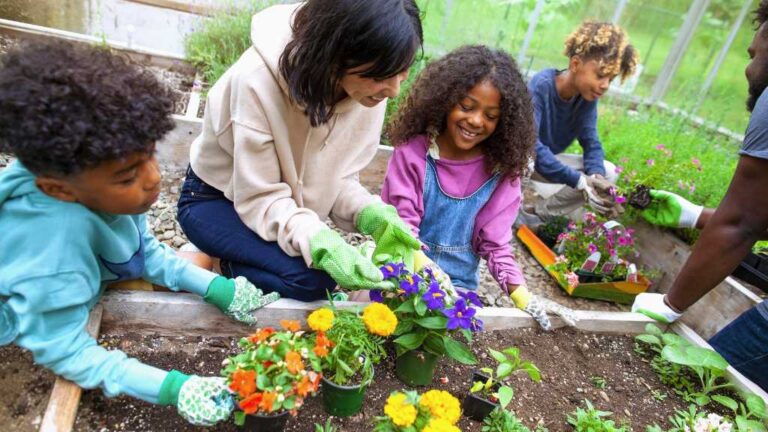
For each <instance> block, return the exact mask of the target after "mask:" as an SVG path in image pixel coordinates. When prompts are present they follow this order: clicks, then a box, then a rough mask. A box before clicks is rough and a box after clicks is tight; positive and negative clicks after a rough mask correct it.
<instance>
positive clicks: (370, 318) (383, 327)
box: [363, 303, 397, 337]
mask: <svg viewBox="0 0 768 432" xmlns="http://www.w3.org/2000/svg"><path fill="white" fill-rule="evenodd" d="M363 323H365V328H367V329H368V331H369V332H371V333H373V334H375V335H379V336H385V337H386V336H389V335H391V334H392V333H393V332H394V331H395V328H396V327H397V316H395V313H394V312H392V311H391V310H390V309H389V307H387V305H385V304H383V303H371V304H370V305H368V306H367V307H366V308H365V309H364V310H363Z"/></svg>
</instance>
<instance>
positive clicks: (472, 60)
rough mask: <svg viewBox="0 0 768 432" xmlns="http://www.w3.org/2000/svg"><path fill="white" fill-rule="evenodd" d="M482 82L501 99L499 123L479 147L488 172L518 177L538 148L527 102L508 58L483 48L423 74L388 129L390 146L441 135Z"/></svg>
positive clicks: (450, 57) (464, 50)
mask: <svg viewBox="0 0 768 432" xmlns="http://www.w3.org/2000/svg"><path fill="white" fill-rule="evenodd" d="M486 80H487V81H490V82H491V83H492V84H493V85H494V86H495V87H496V88H497V89H498V90H499V93H501V115H500V116H499V123H498V124H497V125H496V130H495V131H494V132H493V134H491V136H489V137H488V139H486V140H485V141H483V143H482V151H483V155H484V156H485V160H486V167H487V169H488V171H499V172H501V173H502V174H503V175H504V176H506V177H509V178H510V179H514V178H516V177H519V176H521V175H522V174H523V173H524V172H525V170H526V168H527V166H528V160H529V158H530V157H531V156H532V155H533V148H534V144H535V143H536V133H535V130H534V120H533V108H532V105H531V97H530V96H529V94H528V88H527V87H526V85H525V81H524V80H523V77H522V76H521V75H520V71H519V70H518V68H517V65H516V64H515V61H514V60H512V57H510V56H509V54H507V53H505V52H504V51H501V50H496V49H491V48H488V47H486V46H483V45H471V46H464V47H461V48H458V49H455V50H453V51H451V52H450V53H448V54H447V55H445V56H444V57H442V58H440V59H438V60H436V61H434V62H432V63H430V64H428V65H427V67H426V68H424V70H423V71H422V72H421V73H420V74H419V76H418V77H417V78H416V81H415V82H414V84H413V86H412V87H411V89H410V92H409V93H408V97H407V98H406V100H405V104H404V105H403V106H402V107H400V109H399V110H398V112H397V114H396V116H395V119H394V120H393V121H392V123H390V124H389V126H388V128H387V133H388V135H389V137H390V138H391V141H392V143H394V144H395V145H400V144H403V143H404V142H405V141H406V140H408V139H409V138H412V137H414V136H416V135H421V134H438V133H441V132H442V131H443V130H444V129H445V127H446V118H447V116H448V113H449V112H450V111H451V109H452V108H453V107H454V106H455V105H456V104H457V103H459V102H460V101H461V100H462V99H463V98H464V97H465V96H466V95H467V93H468V92H469V91H470V90H471V89H472V88H473V87H474V86H476V85H477V84H479V83H481V82H483V81H486Z"/></svg>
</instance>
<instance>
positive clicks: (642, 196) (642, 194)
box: [628, 185, 653, 210]
mask: <svg viewBox="0 0 768 432" xmlns="http://www.w3.org/2000/svg"><path fill="white" fill-rule="evenodd" d="M651 201H653V198H651V188H649V187H648V186H646V185H637V186H636V187H635V190H634V191H632V192H631V193H630V194H629V199H628V202H629V205H631V206H632V207H634V208H636V209H638V210H644V209H645V208H646V207H648V206H649V205H651Z"/></svg>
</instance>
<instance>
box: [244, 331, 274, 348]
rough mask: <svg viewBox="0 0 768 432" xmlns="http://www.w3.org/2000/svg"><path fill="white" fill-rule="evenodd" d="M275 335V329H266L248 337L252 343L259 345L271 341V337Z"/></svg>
mask: <svg viewBox="0 0 768 432" xmlns="http://www.w3.org/2000/svg"><path fill="white" fill-rule="evenodd" d="M274 333H275V329H273V328H272V327H264V328H263V329H259V330H258V331H257V332H256V333H254V334H252V335H250V336H248V340H249V341H251V343H255V344H257V343H260V342H264V341H265V340H267V339H269V337H270V336H272V335H273V334H274Z"/></svg>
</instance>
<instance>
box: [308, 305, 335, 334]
mask: <svg viewBox="0 0 768 432" xmlns="http://www.w3.org/2000/svg"><path fill="white" fill-rule="evenodd" d="M334 318H335V317H334V316H333V311H332V310H330V309H328V308H320V309H317V310H316V311H314V312H312V313H311V314H309V317H307V325H309V328H311V329H312V330H314V331H316V332H319V331H323V332H324V331H328V329H329V328H331V327H333V319H334Z"/></svg>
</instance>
